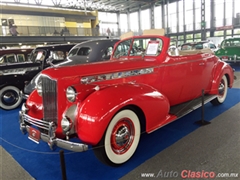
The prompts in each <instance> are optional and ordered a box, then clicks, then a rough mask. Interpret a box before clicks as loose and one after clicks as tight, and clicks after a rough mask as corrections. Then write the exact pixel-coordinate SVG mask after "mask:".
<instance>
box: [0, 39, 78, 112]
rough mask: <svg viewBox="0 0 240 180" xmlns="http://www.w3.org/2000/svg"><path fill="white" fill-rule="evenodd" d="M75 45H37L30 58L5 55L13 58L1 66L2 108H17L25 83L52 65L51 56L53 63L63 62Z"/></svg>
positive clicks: (7, 58)
mask: <svg viewBox="0 0 240 180" xmlns="http://www.w3.org/2000/svg"><path fill="white" fill-rule="evenodd" d="M74 45H75V44H61V45H48V46H43V47H37V48H35V49H34V50H31V54H30V56H29V60H27V59H28V55H26V56H25V55H24V56H23V55H19V54H17V55H14V54H12V55H4V56H3V59H4V60H7V61H9V60H11V63H4V64H3V65H1V66H0V108H2V109H6V110H10V109H14V108H17V107H18V106H19V105H20V104H21V102H22V94H21V91H22V90H23V89H24V86H25V83H26V82H29V81H31V80H32V78H33V77H34V76H35V75H36V74H38V73H39V72H40V71H41V70H42V69H44V68H46V67H48V66H50V65H49V64H48V63H47V59H49V58H50V57H51V59H52V63H53V64H54V63H60V62H63V61H64V59H65V58H66V56H67V54H68V52H69V51H70V50H71V48H72V47H73V46H74ZM17 60H18V62H16V61H17Z"/></svg>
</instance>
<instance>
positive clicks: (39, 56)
mask: <svg viewBox="0 0 240 180" xmlns="http://www.w3.org/2000/svg"><path fill="white" fill-rule="evenodd" d="M46 54H47V53H46V51H44V50H37V51H34V52H32V54H31V56H30V60H31V61H32V62H36V61H43V60H44V59H45V56H46Z"/></svg>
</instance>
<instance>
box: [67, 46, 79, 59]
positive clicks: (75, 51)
mask: <svg viewBox="0 0 240 180" xmlns="http://www.w3.org/2000/svg"><path fill="white" fill-rule="evenodd" d="M77 52H78V48H74V49H72V50H71V51H70V52H69V53H68V57H71V56H75V55H76V54H77Z"/></svg>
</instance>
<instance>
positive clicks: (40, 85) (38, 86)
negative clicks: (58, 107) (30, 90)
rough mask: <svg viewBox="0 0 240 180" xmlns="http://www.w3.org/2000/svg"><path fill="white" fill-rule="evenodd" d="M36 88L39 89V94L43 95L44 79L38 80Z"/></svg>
mask: <svg viewBox="0 0 240 180" xmlns="http://www.w3.org/2000/svg"><path fill="white" fill-rule="evenodd" d="M36 89H37V92H38V95H39V96H42V81H41V80H39V81H38V82H37V85H36Z"/></svg>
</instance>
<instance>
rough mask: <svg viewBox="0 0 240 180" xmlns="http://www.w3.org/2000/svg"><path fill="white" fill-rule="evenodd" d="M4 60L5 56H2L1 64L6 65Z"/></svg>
mask: <svg viewBox="0 0 240 180" xmlns="http://www.w3.org/2000/svg"><path fill="white" fill-rule="evenodd" d="M4 59H5V56H1V57H0V64H3V63H5V60H4Z"/></svg>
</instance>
